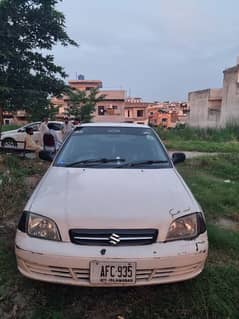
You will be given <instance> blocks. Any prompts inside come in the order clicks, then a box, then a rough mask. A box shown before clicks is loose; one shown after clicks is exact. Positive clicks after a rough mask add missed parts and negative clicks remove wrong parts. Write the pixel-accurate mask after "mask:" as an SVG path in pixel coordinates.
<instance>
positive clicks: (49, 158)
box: [39, 151, 54, 162]
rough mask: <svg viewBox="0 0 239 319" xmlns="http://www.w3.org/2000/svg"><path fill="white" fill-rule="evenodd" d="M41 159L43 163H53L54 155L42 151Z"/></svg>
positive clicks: (40, 153)
mask: <svg viewBox="0 0 239 319" xmlns="http://www.w3.org/2000/svg"><path fill="white" fill-rule="evenodd" d="M39 158H40V159H42V160H43V161H47V162H52V161H53V158H54V155H53V154H52V153H50V152H47V151H40V152H39Z"/></svg>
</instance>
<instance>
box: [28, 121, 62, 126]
mask: <svg viewBox="0 0 239 319" xmlns="http://www.w3.org/2000/svg"><path fill="white" fill-rule="evenodd" d="M48 123H57V124H63V122H61V121H48ZM33 124H41V121H38V122H31V123H27V124H25V125H24V127H25V126H28V125H33Z"/></svg>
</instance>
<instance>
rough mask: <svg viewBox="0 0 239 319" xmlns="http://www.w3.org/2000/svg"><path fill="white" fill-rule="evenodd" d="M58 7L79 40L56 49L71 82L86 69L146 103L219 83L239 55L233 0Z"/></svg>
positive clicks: (98, 1) (106, 1) (111, 1)
mask: <svg viewBox="0 0 239 319" xmlns="http://www.w3.org/2000/svg"><path fill="white" fill-rule="evenodd" d="M58 9H59V10H60V11H62V12H63V13H64V15H65V17H66V27H67V32H68V34H69V35H70V36H71V38H73V39H74V40H75V41H77V42H78V43H79V44H80V46H79V47H78V48H75V47H67V48H64V47H60V46H57V47H55V48H54V55H55V59H56V62H57V63H58V64H60V65H62V66H63V67H64V68H65V71H66V72H67V74H68V75H69V79H76V74H84V75H85V78H86V79H90V80H93V79H96V80H102V81H103V85H104V88H105V89H125V90H126V91H127V92H128V95H131V96H132V97H142V98H143V99H144V100H146V101H166V100H170V101H173V100H187V94H188V92H190V91H194V90H199V89H206V88H209V87H212V88H214V87H220V86H222V81H223V73H222V71H223V70H224V69H225V68H227V67H231V66H233V65H235V64H236V58H237V56H239V18H238V16H239V14H238V12H239V1H238V0H147V1H146V0H90V1H87V0H64V1H63V2H61V3H60V4H59V5H58Z"/></svg>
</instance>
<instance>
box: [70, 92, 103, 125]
mask: <svg viewBox="0 0 239 319" xmlns="http://www.w3.org/2000/svg"><path fill="white" fill-rule="evenodd" d="M67 94H68V96H69V102H68V109H69V111H68V112H69V115H71V116H73V117H74V118H78V119H79V120H80V122H81V123H87V122H91V120H92V118H93V113H94V111H95V106H96V104H97V103H98V102H100V101H102V100H104V98H105V96H104V95H103V94H100V93H99V91H98V90H97V89H95V88H92V89H91V90H90V91H76V90H72V89H68V91H67Z"/></svg>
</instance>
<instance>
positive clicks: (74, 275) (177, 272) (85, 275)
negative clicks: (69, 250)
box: [18, 259, 202, 284]
mask: <svg viewBox="0 0 239 319" xmlns="http://www.w3.org/2000/svg"><path fill="white" fill-rule="evenodd" d="M18 261H19V263H20V264H21V265H22V266H24V269H27V270H28V271H29V272H31V273H33V274H36V275H44V276H46V277H49V278H50V277H51V278H59V279H61V280H66V282H67V280H68V279H70V280H73V281H76V282H79V283H81V284H90V269H89V268H68V267H59V266H46V265H38V264H32V263H29V262H26V261H24V260H22V259H21V260H18ZM201 268H202V263H201V262H197V263H193V264H189V265H184V266H177V267H160V268H153V269H138V268H137V269H136V284H137V283H138V284H140V283H150V282H164V281H165V280H166V279H167V278H168V279H170V280H172V279H175V280H177V278H181V277H182V276H187V275H189V276H190V274H194V273H195V272H197V271H199V270H200V269H201Z"/></svg>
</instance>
